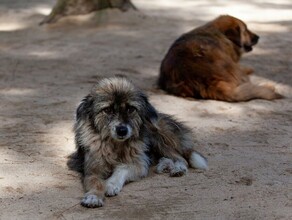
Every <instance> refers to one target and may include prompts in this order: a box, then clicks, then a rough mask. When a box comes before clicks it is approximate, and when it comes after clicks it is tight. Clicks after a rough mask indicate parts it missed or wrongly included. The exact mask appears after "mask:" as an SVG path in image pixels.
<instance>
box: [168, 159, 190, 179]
mask: <svg viewBox="0 0 292 220" xmlns="http://www.w3.org/2000/svg"><path fill="white" fill-rule="evenodd" d="M187 171H188V168H187V165H186V164H185V163H184V162H182V161H176V162H175V163H174V168H173V169H172V170H170V176H173V177H178V176H183V175H184V174H186V172H187Z"/></svg>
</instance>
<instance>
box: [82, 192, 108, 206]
mask: <svg viewBox="0 0 292 220" xmlns="http://www.w3.org/2000/svg"><path fill="white" fill-rule="evenodd" d="M103 204H104V201H103V198H98V197H97V196H96V195H93V194H89V195H86V194H85V196H84V198H83V199H82V200H81V205H82V206H84V207H87V208H97V207H101V206H103Z"/></svg>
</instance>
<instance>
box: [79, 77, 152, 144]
mask: <svg viewBox="0 0 292 220" xmlns="http://www.w3.org/2000/svg"><path fill="white" fill-rule="evenodd" d="M82 118H83V119H85V118H87V119H89V121H90V122H91V125H92V126H93V127H94V128H95V130H96V131H97V132H98V133H99V134H100V135H101V138H102V139H107V138H111V139H113V140H115V141H125V140H127V139H129V138H135V137H136V138H137V137H139V134H140V129H141V126H142V125H143V124H144V123H145V122H147V121H148V122H153V121H155V120H156V119H157V113H156V110H155V109H154V107H153V106H152V105H151V104H150V103H149V101H148V98H147V96H146V95H145V94H144V93H143V92H141V91H140V90H139V89H137V88H136V87H135V86H134V85H133V84H132V83H130V82H129V81H128V80H126V79H125V78H121V77H113V78H107V79H103V80H101V81H99V82H98V83H97V85H96V86H95V87H94V88H93V89H92V91H91V93H90V94H89V95H88V96H86V97H85V98H84V99H83V100H82V102H81V104H80V105H79V107H78V109H77V120H79V119H82Z"/></svg>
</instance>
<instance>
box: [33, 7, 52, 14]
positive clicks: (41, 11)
mask: <svg viewBox="0 0 292 220" xmlns="http://www.w3.org/2000/svg"><path fill="white" fill-rule="evenodd" d="M51 10H52V8H50V7H46V6H42V7H36V8H35V9H34V11H35V12H37V13H38V14H41V15H48V14H50V12H51Z"/></svg>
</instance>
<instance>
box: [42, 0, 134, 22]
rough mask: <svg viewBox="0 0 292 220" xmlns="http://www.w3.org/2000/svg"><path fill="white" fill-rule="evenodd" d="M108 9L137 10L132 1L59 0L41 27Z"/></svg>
mask: <svg viewBox="0 0 292 220" xmlns="http://www.w3.org/2000/svg"><path fill="white" fill-rule="evenodd" d="M108 8H118V9H120V10H121V11H127V10H129V9H134V10H137V8H136V7H135V6H134V5H133V3H132V2H131V0H57V3H56V5H55V6H54V8H53V9H52V11H51V13H50V14H49V15H48V16H46V17H45V18H44V20H43V21H41V22H40V25H42V24H48V23H55V22H56V21H58V20H59V19H60V18H61V17H64V16H68V15H84V14H88V13H90V12H93V11H99V10H103V9H108Z"/></svg>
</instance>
